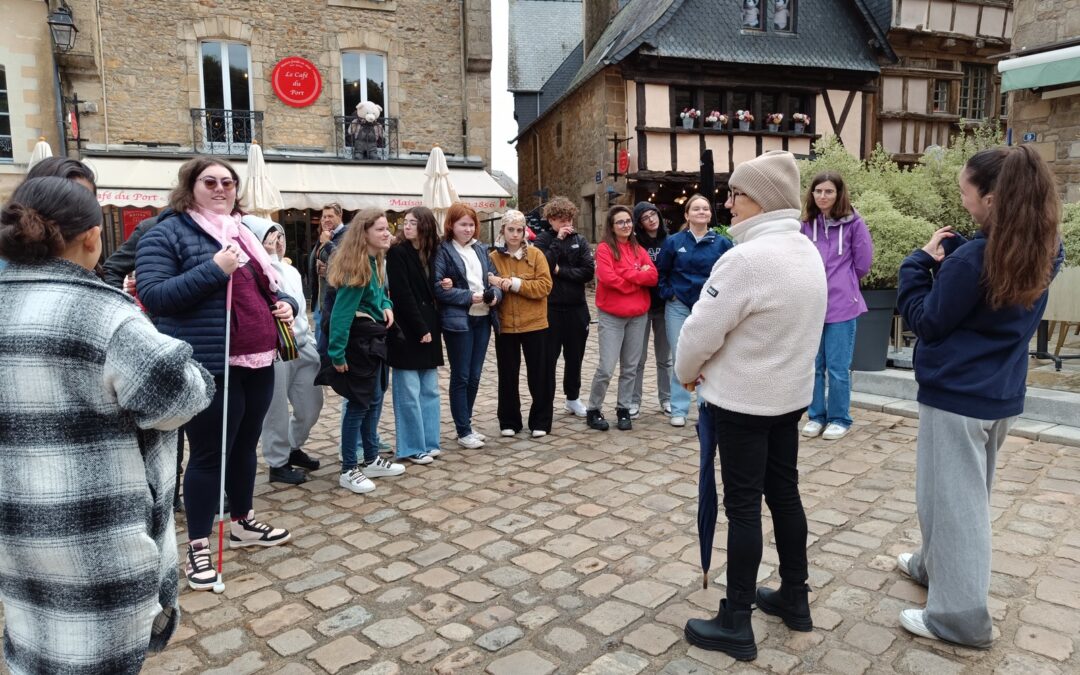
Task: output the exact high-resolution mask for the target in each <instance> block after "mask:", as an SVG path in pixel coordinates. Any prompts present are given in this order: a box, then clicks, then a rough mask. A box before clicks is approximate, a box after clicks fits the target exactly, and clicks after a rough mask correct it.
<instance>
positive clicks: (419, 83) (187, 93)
mask: <svg viewBox="0 0 1080 675" xmlns="http://www.w3.org/2000/svg"><path fill="white" fill-rule="evenodd" d="M12 2H15V4H16V5H25V6H27V7H20V9H22V10H23V14H25V15H29V14H31V13H32V14H35V15H41V16H35V17H29V18H25V19H24V20H25V21H26V22H29V23H30V24H32V25H34V26H40V27H39V28H37V29H36V30H38V32H46V34H47V31H46V28H47V27H46V26H45V24H44V14H45V13H47V10H48V9H52V10H54V11H55V10H56V8H58V7H61V6H63V7H69V8H70V11H71V16H72V18H73V21H74V24H75V26H76V27H77V29H78V34H77V38H76V40H75V44H74V47H73V48H72V49H70V50H68V51H61V50H58V53H57V55H56V59H57V64H58V66H59V68H58V70H59V79H60V82H61V86H62V90H63V96H64V97H65V115H66V112H67V110H68V109H70V108H72V104H71V102H70V99H71V98H72V97H73V96H74V95H75V94H77V95H78V100H79V101H80V102H82V103H81V104H80V105H79V106H78V108H79V113H80V114H79V119H78V130H79V133H78V135H79V139H78V142H74V141H72V142H69V143H68V145H67V150H68V151H69V152H70V153H71V154H72V155H77V156H79V157H81V158H82V159H83V160H84V161H86V162H87V163H88V164H90V165H91V166H92V167H93V168H94V169H95V170H96V171H97V173H98V182H99V188H100V190H99V201H101V203H102V205H103V206H105V207H109V208H107V209H106V215H107V224H109V225H110V226H111V227H108V228H107V241H108V242H109V243H113V244H115V242H116V241H119V240H120V239H122V238H123V236H124V230H126V229H129V228H130V227H131V226H133V224H134V222H136V221H137V220H138V219H139V218H141V217H145V215H146V214H147V213H148V212H151V213H152V212H153V211H154V210H155V209H157V208H160V207H162V206H164V204H165V198H166V196H167V194H168V191H169V189H170V188H171V187H172V186H173V184H174V183H175V179H176V169H177V167H178V166H179V165H180V163H182V161H184V160H185V159H186V158H188V157H190V156H192V155H194V154H198V153H202V154H216V155H223V156H227V157H229V158H230V160H231V161H234V162H236V163H237V166H238V168H239V170H240V173H241V174H242V175H243V174H244V158H245V157H246V155H247V151H248V148H249V147H250V144H251V143H254V142H258V143H260V144H261V147H262V150H263V153H264V155H265V157H266V160H267V163H268V166H269V172H270V175H271V178H272V179H273V180H274V182H275V183H276V184H277V187H278V188H279V189H280V190H281V191H282V193H283V198H284V200H285V205H286V207H287V209H288V210H287V211H283V212H281V213H280V218H281V219H282V221H283V223H285V224H286V225H287V227H286V229H287V231H288V234H290V235H291V236H290V238H291V239H293V240H294V241H296V243H297V244H298V245H299V247H300V248H304V247H305V246H306V244H307V242H308V241H309V237H310V233H311V231H312V230H313V227H314V221H315V220H316V219H317V216H318V211H317V209H318V208H319V207H320V206H321V205H322V204H323V203H326V202H330V201H336V202H338V203H340V204H342V205H343V206H344V207H345V209H346V211H352V210H355V209H358V208H361V207H364V206H377V207H380V208H384V209H390V210H392V211H401V210H403V209H404V208H407V207H408V206H412V205H415V204H419V203H420V194H421V189H422V185H423V180H424V176H423V167H424V164H425V161H426V158H427V154H428V153H429V151H430V150H431V148H432V147H433V146H435V145H438V146H440V147H441V148H442V150H443V151H444V152H445V153H446V155H447V158H448V162H449V164H450V170H451V179H452V180H454V181H455V184H456V187H457V188H458V192H459V194H460V195H461V196H462V198H463V199H464V201H466V202H469V203H471V204H472V205H473V206H475V207H478V208H481V209H485V210H492V209H495V208H499V207H500V206H501V205H502V204H503V203H504V201H505V199H506V198H507V197H508V195H507V194H506V193H505V191H503V190H502V189H501V188H500V187H499V186H498V185H497V184H496V183H495V182H494V181H493V180H492V179H491V177H490V175H488V174H487V172H486V170H485V167H486V166H487V164H488V161H489V158H490V147H491V112H490V106H491V96H490V83H491V20H490V7H489V3H488V0H461V1H460V2H445V1H444V0H312V1H309V2H273V1H272V0H238V1H236V2H229V3H223V2H207V1H205V0H175V1H172V2H162V1H161V0H66V4H65V0H51V5H50V6H49V7H46V3H45V2H42V1H40V0H39V1H37V2H30V1H29V0H25V1H22V0H0V5H3V4H4V3H7V4H9V5H10V4H11V3H12ZM31 5H32V6H33V12H30V10H29V6H31ZM4 15H5V16H7V13H6V12H5V13H4ZM46 44H47V43H46ZM0 54H3V52H0ZM50 60H51V50H48V49H45V50H44V54H42V55H41V57H40V58H39V61H41V62H43V63H42V64H40V65H42V66H49V65H51V64H50V63H49V61H50ZM13 63H17V62H16V61H13ZM3 67H5V63H4V62H3V61H2V60H0V68H3ZM18 67H19V68H20V71H19V72H23V71H26V70H27V67H25V66H21V65H20V66H18ZM8 68H9V69H10V67H8ZM38 70H39V71H40V72H38V76H39V79H40V81H42V82H46V83H47V82H48V81H49V80H48V79H41V78H47V77H48V76H50V75H51V68H47V67H42V68H39V69H38ZM40 89H41V90H43V91H47V90H48V88H47V87H42V88H40ZM364 100H367V101H371V102H374V103H377V104H378V105H379V106H380V107H381V108H382V112H381V114H380V115H379V116H378V118H377V120H376V122H375V124H374V125H371V126H365V127H364V133H367V136H363V135H362V133H361V131H360V129H361V127H362V125H360V124H359V120H358V119H357V116H356V113H355V107H356V104H357V103H359V102H360V101H364ZM24 107H25V106H24ZM65 119H66V116H65ZM24 126H27V127H33V128H31V129H29V131H23V132H22V133H21V136H20V138H19V139H18V140H17V143H18V145H19V148H20V152H22V148H23V147H24V146H25V145H26V144H27V143H30V141H29V138H28V136H29V135H30V133H32V134H33V136H34V137H35V140H36V136H37V135H38V134H39V133H40V131H39V130H38V129H37V127H48V126H49V123H46V122H45V121H41V122H40V123H39V124H36V125H30V124H24ZM68 136H69V137H74V134H73V133H72V130H71V129H69V130H68ZM57 149H59V148H57Z"/></svg>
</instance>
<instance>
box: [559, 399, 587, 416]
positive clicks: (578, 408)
mask: <svg viewBox="0 0 1080 675" xmlns="http://www.w3.org/2000/svg"><path fill="white" fill-rule="evenodd" d="M563 409H564V410H566V412H568V413H571V414H573V415H575V416H577V417H585V415H586V412H585V405H584V404H583V403H582V402H581V399H580V398H575V399H574V400H573V401H571V400H569V399H567V401H566V405H565V406H563Z"/></svg>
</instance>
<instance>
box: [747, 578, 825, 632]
mask: <svg viewBox="0 0 1080 675" xmlns="http://www.w3.org/2000/svg"><path fill="white" fill-rule="evenodd" d="M809 592H810V587H809V586H807V585H806V584H800V585H798V586H794V585H791V586H789V585H787V584H780V590H778V591H774V590H771V589H768V588H759V589H757V606H758V609H760V610H761V611H763V612H765V613H766V614H771V615H772V616H778V617H780V618H781V619H783V621H784V624H785V625H787V627H788V628H790V629H791V630H797V631H802V632H804V633H805V632H809V631H812V630H813V629H814V622H813V621H811V620H810V600H809V598H807V594H808V593H809Z"/></svg>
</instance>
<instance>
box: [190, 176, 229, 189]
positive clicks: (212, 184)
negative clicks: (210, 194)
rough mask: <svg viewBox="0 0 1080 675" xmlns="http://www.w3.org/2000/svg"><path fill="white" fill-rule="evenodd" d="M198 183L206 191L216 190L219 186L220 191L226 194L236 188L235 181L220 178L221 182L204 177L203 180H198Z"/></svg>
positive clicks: (210, 177) (211, 177)
mask: <svg viewBox="0 0 1080 675" xmlns="http://www.w3.org/2000/svg"><path fill="white" fill-rule="evenodd" d="M199 182H200V183H202V184H203V186H205V187H206V189H207V190H216V189H217V186H218V185H219V184H220V185H221V189H222V190H225V191H226V192H228V191H229V190H233V189H235V188H236V181H234V180H233V179H232V178H222V179H221V180H218V179H217V178H214V177H213V176H206V177H205V178H200V179H199Z"/></svg>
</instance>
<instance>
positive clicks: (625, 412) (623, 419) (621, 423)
mask: <svg viewBox="0 0 1080 675" xmlns="http://www.w3.org/2000/svg"><path fill="white" fill-rule="evenodd" d="M615 417H616V418H618V421H617V422H616V423H615V426H616V427H618V429H619V431H629V430H630V429H632V428H633V427H634V424H633V422H631V421H630V410H629V409H628V408H615Z"/></svg>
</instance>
